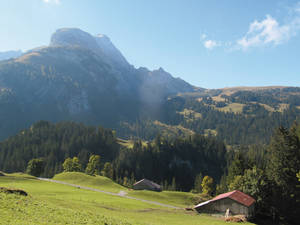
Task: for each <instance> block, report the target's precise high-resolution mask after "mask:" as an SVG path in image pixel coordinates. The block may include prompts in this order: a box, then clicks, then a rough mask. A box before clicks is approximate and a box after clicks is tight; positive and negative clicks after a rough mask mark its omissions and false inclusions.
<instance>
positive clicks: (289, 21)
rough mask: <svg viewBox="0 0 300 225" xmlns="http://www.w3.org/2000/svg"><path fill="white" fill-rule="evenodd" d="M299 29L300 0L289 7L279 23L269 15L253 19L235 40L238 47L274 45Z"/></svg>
mask: <svg viewBox="0 0 300 225" xmlns="http://www.w3.org/2000/svg"><path fill="white" fill-rule="evenodd" d="M299 31H300V2H299V3H297V4H296V5H295V6H294V7H293V8H291V9H290V12H289V17H288V18H286V20H285V22H284V23H282V24H280V23H279V22H278V20H276V19H275V18H273V17H272V16H270V15H266V18H265V19H263V20H262V21H257V20H255V21H254V22H252V23H251V24H250V25H249V29H248V32H247V33H246V34H245V35H244V36H243V37H242V38H241V39H239V40H237V41H236V47H237V48H238V49H244V50H246V49H248V48H251V47H263V46H276V45H279V44H282V43H285V42H287V41H288V40H289V39H290V38H292V37H293V36H296V35H297V34H298V32H299Z"/></svg>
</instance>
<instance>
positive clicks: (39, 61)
mask: <svg viewBox="0 0 300 225" xmlns="http://www.w3.org/2000/svg"><path fill="white" fill-rule="evenodd" d="M194 90H195V87H193V86H192V85H190V84H188V83H187V82H185V81H183V80H181V79H179V78H174V77H172V76H171V75H170V74H169V73H167V72H165V71H164V70H163V69H161V68H160V69H158V70H154V71H150V70H148V69H146V68H139V69H136V68H134V66H132V65H130V64H129V63H128V62H127V61H126V59H125V57H124V56H123V55H122V54H121V52H120V51H119V50H118V49H117V48H116V47H115V46H114V45H113V44H112V42H111V41H110V39H109V38H108V37H106V36H105V35H97V36H92V35H90V34H88V33H86V32H84V31H82V30H80V29H75V28H64V29H59V30H57V31H56V32H55V33H54V34H53V35H52V37H51V41H50V44H49V46H46V47H39V48H35V49H32V50H30V51H28V52H27V53H25V54H23V55H22V56H20V57H18V58H15V59H10V60H6V61H1V62H0V107H1V108H0V138H6V137H7V136H9V135H12V134H14V133H16V132H17V131H18V130H20V129H24V128H26V127H29V126H30V125H31V124H32V123H33V122H35V121H38V120H49V121H61V120H74V121H80V122H84V123H88V124H103V125H104V126H107V127H112V128H115V127H118V126H119V123H120V122H121V121H135V120H136V118H139V117H140V116H141V115H143V114H147V116H157V115H158V113H159V110H160V108H161V106H162V104H163V102H164V101H165V99H166V98H167V97H168V96H169V95H174V94H177V93H181V92H193V91H194Z"/></svg>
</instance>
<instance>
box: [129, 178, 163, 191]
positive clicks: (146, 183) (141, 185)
mask: <svg viewBox="0 0 300 225" xmlns="http://www.w3.org/2000/svg"><path fill="white" fill-rule="evenodd" d="M133 189H134V190H149V191H161V190H162V189H161V187H160V185H159V184H156V183H154V182H152V181H150V180H147V179H142V180H140V181H138V182H136V183H135V184H134V185H133Z"/></svg>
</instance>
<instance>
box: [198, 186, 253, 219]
mask: <svg viewBox="0 0 300 225" xmlns="http://www.w3.org/2000/svg"><path fill="white" fill-rule="evenodd" d="M254 203H255V200H254V198H252V197H251V196H249V195H247V194H245V193H243V192H241V191H237V190H236V191H232V192H228V193H224V194H221V195H218V196H216V197H215V198H213V199H211V200H209V201H206V202H202V203H200V204H198V205H196V206H195V207H194V209H196V210H197V211H198V212H199V213H211V214H225V212H226V210H227V209H229V211H230V213H231V214H232V215H244V216H246V217H247V218H250V217H252V216H253V215H254Z"/></svg>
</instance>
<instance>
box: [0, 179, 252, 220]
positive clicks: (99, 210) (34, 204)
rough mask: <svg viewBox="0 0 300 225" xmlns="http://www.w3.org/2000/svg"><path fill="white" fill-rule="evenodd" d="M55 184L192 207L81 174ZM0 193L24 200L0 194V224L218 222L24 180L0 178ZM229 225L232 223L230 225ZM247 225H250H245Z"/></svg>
mask: <svg viewBox="0 0 300 225" xmlns="http://www.w3.org/2000/svg"><path fill="white" fill-rule="evenodd" d="M54 179H57V180H61V181H64V182H68V183H73V184H78V185H82V186H87V187H94V188H98V189H100V190H105V191H110V192H114V193H117V192H119V191H125V192H127V193H128V195H129V196H134V197H138V198H142V199H149V200H152V201H157V202H161V203H165V204H170V205H175V206H182V207H184V206H186V204H189V203H191V201H192V200H191V199H192V195H193V194H190V193H180V192H173V193H171V192H161V193H156V192H148V191H133V190H128V189H127V188H124V187H122V186H120V185H118V184H116V183H114V182H112V181H111V180H109V179H107V178H104V177H100V176H97V177H91V176H87V175H84V174H80V173H69V174H59V175H56V176H55V178H54ZM0 187H7V188H18V189H22V190H25V191H26V192H27V193H28V194H29V195H28V196H26V197H25V196H21V195H17V194H6V193H1V192H0V203H1V204H0V215H1V217H0V224H1V225H2V224H3V225H4V224H5V225H7V224H9V225H10V224H12V225H19V224H20V225H21V224H22V225H24V224H25V225H27V224H28V225H34V224H55V225H57V224H103V225H104V224H105V225H123V224H124V225H127V224H133V225H146V224H147V225H169V224H170V225H189V224H191V225H207V224H211V225H219V224H220V225H221V224H228V223H226V222H224V221H223V220H222V219H219V218H214V217H211V216H208V215H199V214H197V213H196V212H191V211H184V210H183V209H171V208H167V207H162V206H158V205H154V204H149V203H145V202H141V201H138V200H134V199H127V198H123V197H120V196H112V195H107V194H104V193H99V192H94V191H90V190H84V189H80V188H76V187H71V186H68V185H64V184H57V183H52V182H47V181H40V180H37V179H35V178H34V177H31V176H28V175H24V174H6V176H3V177H0ZM232 224H234V223H232ZM245 224H251V223H245Z"/></svg>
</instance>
